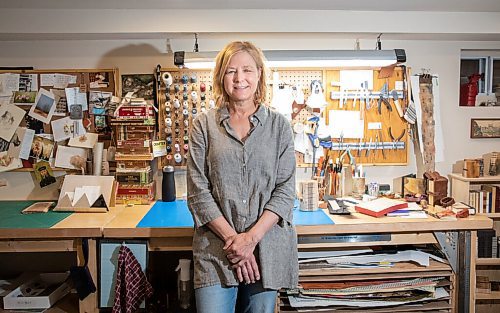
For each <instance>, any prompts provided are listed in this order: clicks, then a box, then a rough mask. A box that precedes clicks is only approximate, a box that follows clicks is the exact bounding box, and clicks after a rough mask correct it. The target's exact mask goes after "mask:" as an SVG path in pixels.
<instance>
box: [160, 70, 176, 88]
mask: <svg viewBox="0 0 500 313" xmlns="http://www.w3.org/2000/svg"><path fill="white" fill-rule="evenodd" d="M161 80H162V81H163V83H164V84H165V86H167V88H168V87H170V86H171V85H172V83H173V78H172V74H170V73H169V72H165V73H163V74H161Z"/></svg>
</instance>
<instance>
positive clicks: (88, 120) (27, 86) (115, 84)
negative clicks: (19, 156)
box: [0, 69, 120, 171]
mask: <svg viewBox="0 0 500 313" xmlns="http://www.w3.org/2000/svg"><path fill="white" fill-rule="evenodd" d="M1 74H17V75H19V88H18V89H19V90H18V91H15V92H12V95H11V96H5V95H4V96H3V97H2V103H7V102H8V103H12V104H14V105H16V106H17V107H18V108H21V109H23V110H25V111H26V112H29V111H30V109H31V108H32V103H30V102H31V101H33V99H34V97H35V95H36V93H37V92H40V91H41V89H44V90H45V91H46V92H49V91H50V92H52V93H53V94H56V93H58V94H60V95H61V96H60V98H59V96H58V97H57V98H58V99H62V100H59V101H58V102H56V104H54V105H53V106H56V108H55V111H54V113H53V115H52V116H51V115H48V116H47V121H40V120H36V119H33V118H31V117H29V116H28V114H26V115H25V116H24V118H23V120H22V121H21V124H20V125H19V126H21V127H28V128H31V129H35V133H36V134H39V133H44V134H52V133H53V130H52V128H51V122H54V121H57V120H59V119H62V118H64V117H67V116H68V115H69V112H68V108H67V102H66V95H65V88H76V89H78V92H79V93H82V94H86V98H87V103H86V105H87V106H88V110H87V111H83V119H82V125H83V127H85V129H86V131H87V132H90V133H97V134H98V140H99V141H109V140H111V127H110V124H109V116H110V115H112V113H113V112H114V108H111V107H109V103H110V102H111V101H108V102H107V103H108V104H106V105H104V106H102V107H99V108H100V109H101V111H100V112H101V113H96V111H92V108H93V106H92V105H93V103H97V102H99V103H100V104H103V103H104V102H103V100H102V99H103V97H104V94H106V95H107V98H106V99H110V98H111V97H112V96H115V95H117V94H118V91H119V87H120V85H119V81H118V79H119V75H118V74H119V73H118V70H117V69H43V70H2V71H0V75H1ZM4 77H5V76H4ZM91 93H92V94H93V96H94V97H96V98H95V99H94V102H92V101H91V99H92V98H91V97H90V94H91ZM30 97H32V98H33V99H31V98H30ZM96 107H97V105H96ZM97 115H99V117H100V119H99V120H100V122H99V123H101V124H98V122H97ZM51 145H52V146H53V147H54V150H53V152H52V156H53V157H55V151H57V147H58V145H57V144H56V143H55V141H52V143H51ZM31 161H32V158H31V156H30V159H29V160H28V163H30V162H31ZM56 161H57V160H56ZM23 163H25V162H24V161H23ZM24 166H25V168H22V169H19V171H33V168H29V167H26V166H28V164H27V163H26V164H25V165H24Z"/></svg>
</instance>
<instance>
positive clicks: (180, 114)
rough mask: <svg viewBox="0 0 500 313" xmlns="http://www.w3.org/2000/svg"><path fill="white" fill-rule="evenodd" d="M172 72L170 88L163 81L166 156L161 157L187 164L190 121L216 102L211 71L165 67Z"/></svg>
mask: <svg viewBox="0 0 500 313" xmlns="http://www.w3.org/2000/svg"><path fill="white" fill-rule="evenodd" d="M165 72H169V73H170V74H171V75H172V80H173V83H172V85H171V86H170V87H169V88H167V87H166V85H165V84H164V83H163V82H160V85H159V92H158V103H159V115H158V124H159V138H160V139H162V140H166V142H167V155H166V156H164V157H161V158H160V161H159V162H158V164H159V166H160V167H163V166H165V165H172V166H185V165H186V158H187V153H188V144H189V142H188V139H189V130H190V127H191V123H192V122H193V119H194V118H195V117H196V115H197V114H199V113H200V112H203V111H204V110H207V109H209V108H210V107H213V106H214V105H215V102H214V99H213V93H212V90H213V88H212V72H211V71H210V70H205V71H203V70H188V69H182V70H179V69H176V70H162V71H161V74H162V75H163V73H165Z"/></svg>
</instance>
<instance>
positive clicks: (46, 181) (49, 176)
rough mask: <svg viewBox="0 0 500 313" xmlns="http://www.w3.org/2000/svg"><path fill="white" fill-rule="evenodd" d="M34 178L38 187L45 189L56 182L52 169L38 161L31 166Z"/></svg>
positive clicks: (46, 163)
mask: <svg viewBox="0 0 500 313" xmlns="http://www.w3.org/2000/svg"><path fill="white" fill-rule="evenodd" d="M33 168H34V169H35V170H34V173H35V178H36V181H37V182H38V184H40V187H42V188H43V187H46V186H49V185H52V184H53V183H55V182H56V178H55V177H54V173H53V172H52V167H51V166H50V164H49V162H47V161H38V162H37V163H35V164H34V165H33Z"/></svg>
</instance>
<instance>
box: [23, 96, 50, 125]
mask: <svg viewBox="0 0 500 313" xmlns="http://www.w3.org/2000/svg"><path fill="white" fill-rule="evenodd" d="M56 103H57V100H56V99H55V96H54V94H53V93H52V92H50V91H48V90H45V89H43V88H41V89H40V90H39V91H38V94H37V95H36V99H35V103H34V104H33V105H32V106H31V109H30V111H29V113H28V115H29V116H31V117H33V118H35V119H37V120H39V121H42V122H44V123H45V124H48V123H49V122H50V120H51V119H52V114H54V111H55V109H56Z"/></svg>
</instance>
